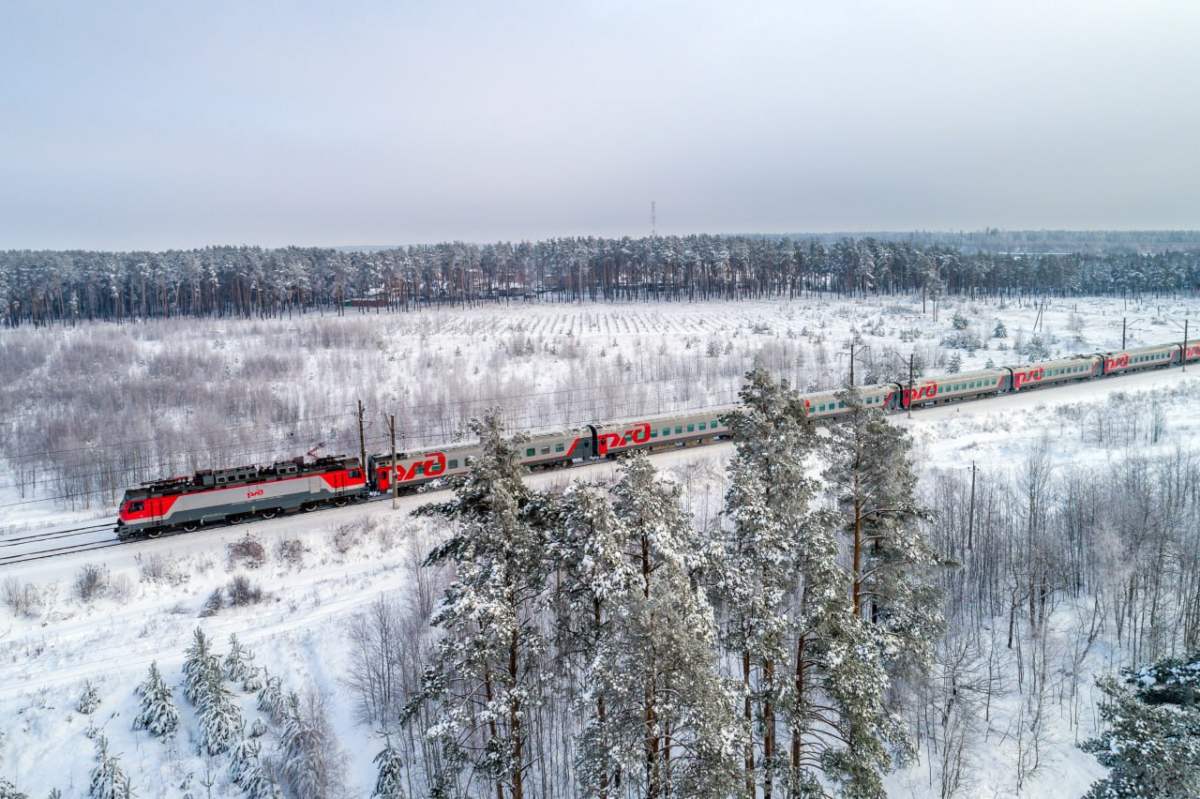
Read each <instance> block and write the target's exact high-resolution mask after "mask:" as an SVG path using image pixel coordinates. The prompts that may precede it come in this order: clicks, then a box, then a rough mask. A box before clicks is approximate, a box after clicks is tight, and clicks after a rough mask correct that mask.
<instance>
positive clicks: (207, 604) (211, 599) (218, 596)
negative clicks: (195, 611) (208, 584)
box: [200, 588, 225, 618]
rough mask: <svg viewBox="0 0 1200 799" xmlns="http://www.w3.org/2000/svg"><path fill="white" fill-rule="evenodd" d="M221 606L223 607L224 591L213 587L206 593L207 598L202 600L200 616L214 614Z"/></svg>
mask: <svg viewBox="0 0 1200 799" xmlns="http://www.w3.org/2000/svg"><path fill="white" fill-rule="evenodd" d="M223 607H225V593H224V592H223V591H222V590H221V589H220V588H214V589H213V592H212V593H211V594H209V595H208V599H206V600H204V607H203V608H201V609H200V617H201V618H207V617H208V616H216V615H217V614H218V613H220V612H221V608H223Z"/></svg>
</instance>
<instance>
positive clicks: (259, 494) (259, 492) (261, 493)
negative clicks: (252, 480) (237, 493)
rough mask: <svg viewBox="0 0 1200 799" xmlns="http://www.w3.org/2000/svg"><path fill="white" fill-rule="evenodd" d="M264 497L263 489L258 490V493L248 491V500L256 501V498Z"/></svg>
mask: <svg viewBox="0 0 1200 799" xmlns="http://www.w3.org/2000/svg"><path fill="white" fill-rule="evenodd" d="M262 495H263V490H262V489H261V488H260V489H258V490H257V491H247V492H246V499H254V498H255V497H261V496H262Z"/></svg>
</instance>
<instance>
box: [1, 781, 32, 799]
mask: <svg viewBox="0 0 1200 799" xmlns="http://www.w3.org/2000/svg"><path fill="white" fill-rule="evenodd" d="M0 799H29V794H27V793H22V792H21V791H18V790H17V786H15V785H13V784H12V783H11V782H9V781H8V780H6V779H4V778H3V777H0Z"/></svg>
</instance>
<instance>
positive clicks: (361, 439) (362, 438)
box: [358, 400, 367, 470]
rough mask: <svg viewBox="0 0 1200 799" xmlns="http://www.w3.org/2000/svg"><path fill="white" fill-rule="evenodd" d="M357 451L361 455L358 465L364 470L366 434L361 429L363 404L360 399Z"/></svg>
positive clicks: (365, 465)
mask: <svg viewBox="0 0 1200 799" xmlns="http://www.w3.org/2000/svg"><path fill="white" fill-rule="evenodd" d="M358 452H359V455H361V456H362V460H361V461H359V464H358V465H359V466H361V467H362V468H363V469H364V470H365V469H366V468H367V434H366V432H364V430H363V404H362V400H359V401H358Z"/></svg>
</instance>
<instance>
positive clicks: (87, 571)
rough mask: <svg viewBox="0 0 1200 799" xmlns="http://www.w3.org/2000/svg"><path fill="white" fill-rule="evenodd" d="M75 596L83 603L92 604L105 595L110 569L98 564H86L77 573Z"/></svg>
mask: <svg viewBox="0 0 1200 799" xmlns="http://www.w3.org/2000/svg"><path fill="white" fill-rule="evenodd" d="M74 587H75V596H77V597H79V600H80V601H81V602H85V603H86V602H91V601H92V600H93V599H96V598H97V597H101V596H103V595H104V592H105V591H106V590H107V589H108V567H107V566H103V565H100V564H97V563H85V564H84V565H83V566H80V567H79V570H78V571H77V572H75V583H74Z"/></svg>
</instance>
